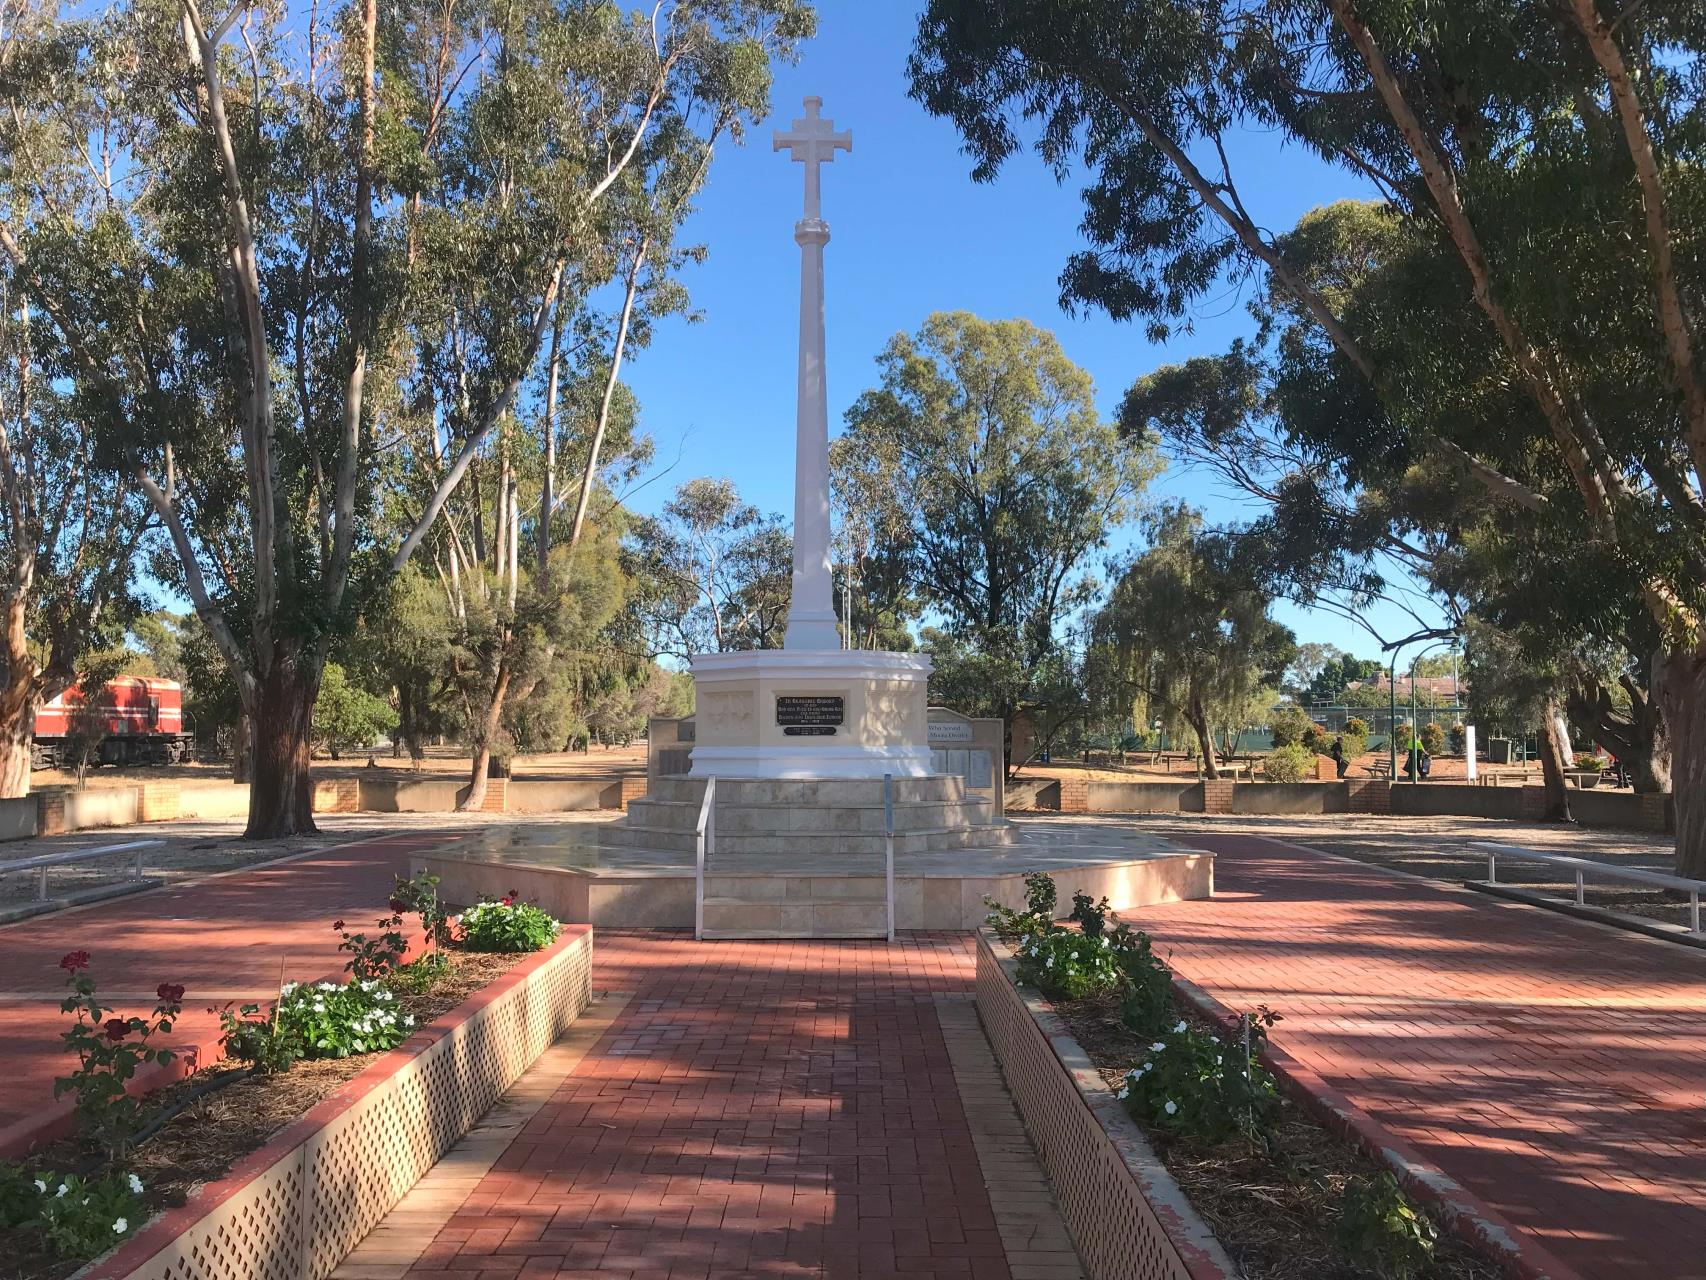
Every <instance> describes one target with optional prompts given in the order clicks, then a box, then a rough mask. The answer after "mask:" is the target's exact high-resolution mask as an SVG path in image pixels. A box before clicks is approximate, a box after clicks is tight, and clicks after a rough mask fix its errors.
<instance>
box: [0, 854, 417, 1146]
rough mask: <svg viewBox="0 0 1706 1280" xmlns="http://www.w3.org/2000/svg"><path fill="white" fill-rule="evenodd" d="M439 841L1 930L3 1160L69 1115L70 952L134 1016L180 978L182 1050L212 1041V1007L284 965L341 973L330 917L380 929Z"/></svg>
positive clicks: (259, 984)
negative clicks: (25, 1134)
mask: <svg viewBox="0 0 1706 1280" xmlns="http://www.w3.org/2000/svg"><path fill="white" fill-rule="evenodd" d="M438 838H439V837H434V836H432V835H425V836H423V835H421V834H420V833H418V832H411V833H408V834H406V835H398V836H385V837H380V838H377V839H373V840H363V841H361V842H360V843H357V844H352V845H345V846H342V847H340V848H334V849H329V850H325V851H323V852H320V853H316V854H313V855H311V856H309V857H305V858H299V859H296V860H294V861H290V862H281V863H275V864H273V865H271V866H262V867H256V868H254V869H253V870H249V871H242V872H237V873H235V874H231V875H224V876H217V877H214V878H210V879H206V880H202V881H199V882H196V883H192V884H185V885H181V886H178V887H174V888H170V889H162V890H159V891H156V892H151V893H143V894H138V895H136V896H135V897H126V898H118V899H115V900H112V901H110V902H103V903H97V904H95V905H93V906H89V907H85V908H80V909H78V910H75V911H64V912H57V913H54V914H52V915H46V916H38V917H35V918H33V919H30V920H24V921H20V922H19V923H17V924H12V925H6V926H4V927H0V1152H4V1151H5V1150H6V1149H8V1148H9V1147H11V1146H13V1145H14V1144H15V1143H16V1142H17V1141H19V1140H20V1139H21V1137H22V1131H23V1130H25V1129H28V1128H30V1127H31V1126H33V1125H35V1124H37V1123H38V1122H40V1121H41V1120H42V1118H43V1116H44V1114H47V1113H54V1112H56V1111H57V1110H59V1109H58V1108H55V1107H54V1105H53V1101H52V1099H53V1080H54V1077H55V1076H57V1075H60V1074H62V1073H63V1072H64V1070H65V1065H66V1062H65V1051H64V1047H63V1046H62V1045H61V1044H60V1042H59V1035H60V1032H61V1031H62V1030H63V1029H64V1026H65V1024H66V1021H67V1019H66V1015H64V1014H62V1013H60V1012H59V1001H60V999H61V997H62V996H63V995H64V992H65V981H64V979H65V974H64V973H63V972H61V971H60V969H59V967H58V966H59V958H60V957H61V956H63V955H64V954H65V953H66V952H67V951H72V950H77V949H82V950H85V951H88V952H89V953H90V955H91V957H92V960H91V964H90V972H91V973H92V974H93V975H94V976H95V979H96V982H97V984H98V991H99V992H100V994H101V996H102V997H103V998H105V999H107V1000H109V1002H111V1003H113V1004H114V1005H115V1006H117V1007H119V1008H120V1009H122V1010H123V1011H124V1012H126V1013H130V1012H137V1013H146V1012H147V1011H148V1009H150V1008H152V1007H153V1004H154V988H155V987H156V986H158V985H159V984H160V983H162V982H181V983H183V984H184V986H185V987H186V988H187V991H186V994H185V997H184V1000H185V1013H184V1016H183V1017H182V1018H181V1019H179V1021H178V1023H177V1025H176V1026H175V1027H174V1029H173V1035H172V1038H171V1043H172V1044H174V1045H179V1046H185V1045H190V1046H193V1045H197V1044H211V1043H212V1042H213V1040H214V1039H215V1038H216V1037H217V1034H218V1018H217V1017H216V1016H215V1015H213V1014H211V1013H209V1012H207V1009H208V1006H209V1005H210V1004H220V1005H223V1004H224V1003H226V1002H227V1001H228V1000H244V999H251V1000H252V999H257V998H266V997H270V996H271V995H272V994H273V993H274V992H276V991H277V990H278V979H279V970H280V965H281V964H282V965H283V967H284V974H285V976H286V978H296V979H302V978H321V977H325V976H327V975H329V974H332V973H335V972H336V971H338V970H339V969H341V968H342V967H343V959H344V958H343V957H342V956H340V955H339V954H338V950H337V945H338V938H337V935H336V934H335V933H334V932H333V931H332V929H331V928H330V926H331V923H332V921H333V920H334V919H335V918H336V917H338V916H340V915H346V916H348V917H349V920H350V922H351V926H352V927H360V926H361V925H367V924H371V923H372V921H373V920H374V919H377V918H378V913H380V912H381V911H382V910H383V908H384V905H385V900H386V898H387V897H388V896H389V894H390V890H391V885H392V882H393V876H395V875H396V874H397V873H398V872H402V873H404V874H407V871H408V861H409V854H410V853H411V852H413V851H417V850H419V849H422V848H424V847H426V846H428V845H431V844H432V843H434V842H435V841H436V839H438ZM446 838H447V837H446ZM358 922H359V923H358Z"/></svg>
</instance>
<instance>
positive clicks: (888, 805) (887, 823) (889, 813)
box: [883, 773, 894, 942]
mask: <svg viewBox="0 0 1706 1280" xmlns="http://www.w3.org/2000/svg"><path fill="white" fill-rule="evenodd" d="M883 876H884V880H885V882H886V883H885V897H886V899H887V901H888V911H889V941H890V942H893V941H894V775H893V774H889V773H885V774H884V775H883Z"/></svg>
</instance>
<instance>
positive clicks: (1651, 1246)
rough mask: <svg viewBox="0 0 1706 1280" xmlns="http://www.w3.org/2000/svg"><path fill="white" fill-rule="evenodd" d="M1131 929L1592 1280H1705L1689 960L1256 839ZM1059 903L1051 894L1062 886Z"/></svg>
mask: <svg viewBox="0 0 1706 1280" xmlns="http://www.w3.org/2000/svg"><path fill="white" fill-rule="evenodd" d="M1195 838H1196V841H1197V842H1198V843H1199V844H1200V845H1201V846H1202V847H1205V848H1208V849H1211V850H1213V851H1214V852H1215V853H1216V855H1217V859H1216V865H1215V897H1214V899H1213V900H1212V901H1206V902H1187V903H1179V904H1176V905H1172V906H1167V907H1159V908H1147V909H1145V910H1144V911H1142V912H1139V913H1134V914H1135V916H1136V920H1135V923H1139V924H1141V925H1142V926H1143V927H1144V928H1146V929H1148V930H1149V931H1150V932H1151V933H1152V934H1153V935H1154V936H1155V937H1156V939H1157V942H1158V947H1157V949H1158V950H1159V951H1161V952H1162V953H1163V954H1165V955H1167V956H1168V957H1169V959H1170V960H1171V961H1172V963H1173V964H1174V966H1175V967H1176V968H1177V969H1178V971H1179V972H1180V973H1182V974H1183V975H1185V976H1186V977H1188V978H1191V979H1192V980H1194V981H1196V982H1198V983H1200V984H1201V985H1202V986H1204V987H1206V988H1207V989H1208V990H1209V991H1210V992H1211V993H1212V994H1214V995H1215V996H1217V997H1219V998H1220V999H1221V1000H1222V1001H1223V1002H1224V1003H1225V1004H1227V1005H1229V1006H1231V1007H1232V1008H1234V1009H1249V1008H1253V1007H1254V1006H1255V1005H1256V1004H1258V1003H1266V1004H1269V1005H1271V1006H1272V1007H1274V1008H1275V1009H1277V1010H1279V1011H1280V1012H1281V1013H1282V1014H1284V1015H1285V1021H1284V1022H1282V1023H1281V1024H1280V1025H1279V1027H1278V1028H1277V1029H1276V1032H1275V1039H1276V1040H1277V1041H1278V1043H1279V1044H1281V1045H1282V1046H1283V1047H1284V1048H1285V1049H1286V1050H1287V1051H1288V1052H1289V1053H1290V1054H1291V1055H1292V1056H1293V1057H1295V1058H1297V1059H1299V1060H1301V1061H1302V1062H1303V1063H1304V1064H1305V1065H1306V1066H1308V1067H1310V1068H1312V1069H1313V1070H1315V1071H1316V1072H1318V1073H1319V1074H1320V1075H1321V1076H1322V1077H1324V1078H1325V1079H1326V1080H1327V1082H1328V1083H1329V1084H1331V1085H1333V1086H1335V1087H1336V1088H1338V1089H1340V1090H1342V1091H1343V1092H1344V1093H1345V1094H1346V1095H1348V1096H1349V1097H1350V1099H1351V1100H1352V1101H1353V1102H1355V1103H1356V1104H1358V1105H1359V1106H1361V1107H1362V1108H1363V1109H1364V1110H1365V1111H1367V1112H1368V1113H1369V1114H1371V1115H1373V1116H1374V1117H1375V1118H1376V1119H1378V1120H1380V1121H1382V1122H1383V1123H1385V1124H1386V1125H1387V1126H1389V1127H1390V1128H1391V1129H1392V1130H1393V1131H1394V1132H1396V1133H1397V1134H1398V1135H1400V1136H1401V1137H1403V1138H1404V1139H1407V1140H1408V1141H1409V1142H1410V1143H1412V1144H1413V1145H1414V1146H1415V1147H1416V1148H1417V1149H1419V1150H1420V1152H1421V1153H1422V1154H1423V1156H1424V1157H1426V1158H1427V1159H1429V1160H1431V1161H1433V1162H1434V1163H1436V1164H1437V1165H1438V1166H1439V1167H1440V1168H1442V1169H1444V1170H1445V1171H1446V1172H1447V1173H1449V1174H1451V1175H1452V1176H1454V1177H1456V1178H1457V1179H1458V1181H1459V1182H1461V1183H1462V1184H1463V1185H1465V1186H1466V1187H1468V1188H1469V1189H1470V1190H1471V1191H1473V1192H1474V1193H1476V1194H1477V1195H1479V1196H1480V1197H1481V1198H1482V1199H1484V1200H1485V1201H1487V1202H1488V1203H1489V1204H1491V1205H1492V1206H1494V1207H1495V1208H1496V1209H1497V1210H1499V1211H1500V1212H1501V1213H1503V1214H1504V1215H1505V1216H1506V1217H1507V1218H1508V1219H1509V1220H1510V1221H1511V1222H1512V1223H1514V1224H1516V1225H1517V1226H1518V1227H1519V1228H1521V1229H1522V1230H1525V1231H1528V1232H1531V1233H1533V1235H1534V1236H1535V1237H1537V1238H1538V1239H1539V1240H1541V1241H1542V1242H1543V1243H1544V1244H1545V1246H1546V1247H1548V1248H1550V1249H1551V1250H1552V1251H1553V1252H1554V1253H1555V1254H1556V1255H1557V1256H1558V1257H1559V1258H1560V1260H1562V1261H1563V1262H1564V1263H1566V1264H1567V1265H1571V1266H1574V1267H1575V1268H1576V1269H1577V1270H1578V1271H1579V1272H1580V1273H1581V1274H1582V1275H1583V1276H1585V1277H1592V1278H1593V1280H1614V1278H1616V1277H1631V1278H1633V1277H1641V1278H1642V1280H1651V1278H1653V1277H1661V1276H1662V1277H1669V1278H1672V1280H1688V1278H1694V1280H1699V1278H1700V1277H1706V1211H1703V1210H1706V951H1696V950H1690V949H1687V948H1684V947H1680V946H1677V945H1675V944H1672V943H1666V942H1658V941H1653V940H1649V939H1644V938H1640V937H1637V936H1634V935H1629V934H1622V933H1618V932H1615V931H1611V930H1607V929H1603V928H1600V927H1598V926H1595V925H1591V924H1588V923H1586V922H1583V921H1577V920H1571V919H1569V918H1567V917H1562V916H1559V915H1556V914H1554V913H1551V912H1547V911H1542V910H1539V909H1537V908H1533V907H1524V906H1519V905H1516V904H1508V903H1502V902H1498V901H1495V900H1493V899H1490V898H1487V897H1485V896H1483V895H1480V894H1476V893H1473V892H1471V891H1469V890H1463V889H1453V888H1451V887H1449V886H1445V885H1441V884H1439V883H1434V882H1428V881H1424V880H1420V879H1417V878H1413V877H1408V876H1401V875H1395V874H1392V873H1388V872H1385V871H1382V870H1379V869H1377V868H1373V867H1369V866H1365V865H1362V864H1359V863H1352V862H1347V861H1342V860H1339V859H1334V858H1329V857H1326V856H1323V855H1321V854H1318V853H1314V852H1311V851H1308V850H1299V849H1296V848H1293V847H1289V846H1286V845H1284V844H1281V843H1279V842H1277V841H1273V840H1267V839H1263V838H1261V837H1255V836H1235V835H1215V834H1213V833H1211V832H1208V831H1198V832H1197V833H1196V835H1195ZM1061 891H1062V895H1063V896H1064V895H1065V894H1066V893H1067V892H1069V891H1070V886H1069V885H1067V884H1064V883H1063V884H1062V885H1061Z"/></svg>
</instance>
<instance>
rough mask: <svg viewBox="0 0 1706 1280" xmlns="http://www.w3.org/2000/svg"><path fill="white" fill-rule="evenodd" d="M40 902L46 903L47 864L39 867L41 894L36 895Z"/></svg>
mask: <svg viewBox="0 0 1706 1280" xmlns="http://www.w3.org/2000/svg"><path fill="white" fill-rule="evenodd" d="M36 897H37V898H39V899H40V900H41V901H43V902H46V901H47V863H45V862H44V863H42V866H41V892H40V893H38V894H37V895H36Z"/></svg>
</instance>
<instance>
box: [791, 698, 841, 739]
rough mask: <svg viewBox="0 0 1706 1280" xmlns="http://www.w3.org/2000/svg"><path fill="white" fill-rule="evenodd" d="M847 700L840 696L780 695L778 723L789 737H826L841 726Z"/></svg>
mask: <svg viewBox="0 0 1706 1280" xmlns="http://www.w3.org/2000/svg"><path fill="white" fill-rule="evenodd" d="M844 708H845V701H844V700H843V699H842V698H841V697H840V696H839V695H837V694H820V693H812V694H778V695H777V697H776V723H777V724H779V725H781V726H782V733H783V734H784V735H785V736H787V737H790V738H825V737H830V736H832V735H833V734H834V733H835V730H836V726H837V725H839V724H841V722H842V717H843V714H844Z"/></svg>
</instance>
